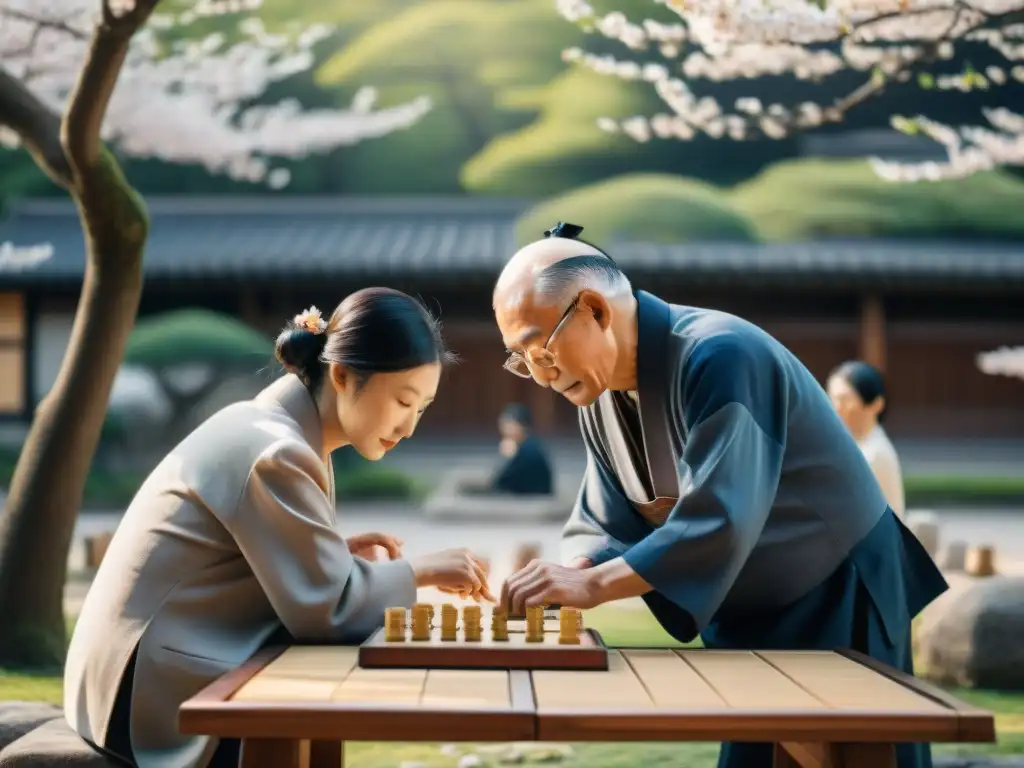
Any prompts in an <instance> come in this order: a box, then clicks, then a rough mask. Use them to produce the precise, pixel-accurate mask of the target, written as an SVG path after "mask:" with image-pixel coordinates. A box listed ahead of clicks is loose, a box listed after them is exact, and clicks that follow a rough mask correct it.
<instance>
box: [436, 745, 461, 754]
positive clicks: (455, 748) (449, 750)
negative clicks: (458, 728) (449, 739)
mask: <svg viewBox="0 0 1024 768" xmlns="http://www.w3.org/2000/svg"><path fill="white" fill-rule="evenodd" d="M461 753H462V750H461V749H459V745H458V744H442V745H441V754H442V755H444V756H445V757H457V756H458V755H459V754H461Z"/></svg>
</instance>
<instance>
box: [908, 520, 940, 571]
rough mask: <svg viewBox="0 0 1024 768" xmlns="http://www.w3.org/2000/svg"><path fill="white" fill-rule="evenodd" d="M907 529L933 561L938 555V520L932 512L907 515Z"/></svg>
mask: <svg viewBox="0 0 1024 768" xmlns="http://www.w3.org/2000/svg"><path fill="white" fill-rule="evenodd" d="M907 527H908V528H910V530H911V531H912V532H913V534H914V535H915V536H916V537H917V540H918V541H920V542H921V546H922V547H924V549H925V551H926V552H927V553H928V554H929V555H931V557H932V559H933V560H934V559H935V558H936V557H938V555H939V520H938V517H937V516H936V514H935V513H934V512H912V513H910V514H909V515H907Z"/></svg>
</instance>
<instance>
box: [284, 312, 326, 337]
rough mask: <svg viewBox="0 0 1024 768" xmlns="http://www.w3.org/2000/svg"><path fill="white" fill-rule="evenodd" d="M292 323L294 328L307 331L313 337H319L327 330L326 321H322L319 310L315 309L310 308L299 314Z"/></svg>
mask: <svg viewBox="0 0 1024 768" xmlns="http://www.w3.org/2000/svg"><path fill="white" fill-rule="evenodd" d="M292 323H293V324H294V325H295V327H296V328H301V329H302V330H304V331H309V332H310V333H312V334H313V335H314V336H319V335H320V334H321V333H323V332H324V331H326V330H327V321H326V320H324V318H323V315H321V314H320V310H319V309H317V308H316V307H310V308H309V309H307V310H305V311H304V312H300V313H299V314H297V315H296V316H295V318H294V319H293V320H292Z"/></svg>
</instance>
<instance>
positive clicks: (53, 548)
mask: <svg viewBox="0 0 1024 768" xmlns="http://www.w3.org/2000/svg"><path fill="white" fill-rule="evenodd" d="M154 5H155V0H151V1H150V2H138V3H137V4H136V7H135V10H133V11H132V12H131V13H129V14H127V15H125V16H122V17H114V16H113V15H112V14H111V13H110V12H109V9H107V8H106V7H105V8H104V15H103V20H102V22H101V23H100V24H99V25H98V26H97V28H96V30H95V32H94V34H93V38H92V42H91V45H90V48H89V53H88V55H87V57H86V61H85V64H84V66H83V69H82V73H81V75H80V77H79V81H78V85H77V87H76V89H75V91H74V92H73V93H72V95H71V98H70V100H69V104H68V109H67V113H66V115H65V116H64V119H63V120H60V119H58V118H57V117H56V115H54V114H53V113H52V112H50V111H49V110H48V109H47V108H46V107H45V106H44V105H43V104H42V103H41V102H39V101H38V100H37V99H35V98H34V97H33V96H32V94H31V93H30V92H29V91H28V89H26V88H25V87H24V86H23V85H22V84H21V83H19V82H18V81H17V80H14V79H13V78H11V77H10V76H9V75H7V74H6V73H3V72H2V71H0V123H3V124H5V125H7V126H9V127H10V128H12V129H14V130H15V131H16V132H18V134H19V135H20V136H21V137H22V140H23V141H24V142H25V144H26V146H27V147H28V148H29V150H30V151H31V152H32V154H33V156H34V157H35V158H36V160H37V162H39V164H40V166H42V167H43V168H44V170H46V171H47V173H49V174H50V176H51V177H52V178H53V179H54V180H55V181H57V182H58V183H60V184H62V185H63V186H65V187H66V188H67V189H68V191H69V193H70V194H71V196H72V197H73V198H74V200H75V203H76V205H77V207H78V212H79V218H80V219H81V222H82V228H83V231H84V235H85V252H86V269H85V279H84V281H83V284H82V293H81V296H80V298H79V302H78V309H77V311H76V313H75V321H74V326H73V329H72V333H71V340H70V342H69V344H68V349H67V352H66V353H65V356H64V360H63V362H62V364H61V368H60V372H59V373H58V375H57V380H56V382H55V383H54V385H53V388H52V389H51V390H50V392H49V393H48V394H47V395H46V396H45V397H44V398H43V400H42V401H41V402H40V403H39V405H38V407H37V408H36V412H35V418H34V420H33V422H32V427H31V429H30V430H29V434H28V437H27V439H26V441H25V445H24V447H23V448H22V452H21V456H20V457H19V459H18V464H17V467H16V468H15V471H14V476H13V478H12V480H11V487H10V492H9V495H8V498H7V505H6V509H5V512H4V514H3V516H2V517H0V616H3V621H0V667H8V668H34V669H50V668H60V667H61V666H62V664H63V661H64V654H65V650H66V640H67V636H66V628H65V623H64V609H63V606H64V584H65V581H66V578H67V559H68V550H69V548H70V545H71V541H72V537H73V534H74V529H75V522H76V520H77V517H78V510H79V506H80V504H81V501H82V492H83V490H84V487H85V481H86V477H87V475H88V472H89V468H90V465H91V463H92V460H93V456H94V454H95V452H96V447H97V445H98V443H99V437H100V431H101V429H102V426H103V420H104V417H105V414H106V409H107V402H108V400H109V398H110V391H111V389H112V387H113V383H114V377H115V375H116V373H117V370H118V367H119V366H120V363H121V360H122V358H123V355H124V349H125V346H126V344H127V340H128V334H129V333H130V332H131V329H132V326H133V324H134V322H135V315H136V312H137V310H138V305H139V299H140V297H141V294H142V255H143V248H144V245H145V241H146V235H147V232H148V226H149V225H148V220H147V215H146V209H145V205H144V203H143V201H142V198H141V197H140V196H139V195H138V194H137V193H136V192H135V190H134V189H132V187H131V186H130V185H129V183H128V181H127V180H126V178H125V176H124V174H123V172H122V171H121V168H120V166H119V165H118V163H117V160H116V159H115V158H114V156H113V155H112V154H111V153H110V152H109V151H108V150H107V149H106V148H105V147H104V146H103V144H102V142H101V141H100V127H101V125H102V122H103V116H104V114H105V113H106V109H107V104H108V103H109V100H110V96H111V94H112V92H113V89H114V86H115V84H116V82H117V77H118V75H119V73H120V70H121V66H122V64H123V63H124V59H125V55H126V54H127V51H128V46H129V44H130V43H131V38H132V35H133V34H134V33H135V31H136V30H138V28H139V27H140V26H141V25H142V24H143V23H144V22H145V20H146V19H147V18H148V16H149V14H150V13H151V12H152V9H153V7H154ZM58 130H59V132H58ZM56 148H59V149H60V152H57V151H56Z"/></svg>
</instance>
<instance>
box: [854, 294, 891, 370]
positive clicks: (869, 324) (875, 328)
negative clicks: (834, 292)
mask: <svg viewBox="0 0 1024 768" xmlns="http://www.w3.org/2000/svg"><path fill="white" fill-rule="evenodd" d="M859 346H860V349H859V352H860V358H861V359H862V360H864V361H865V362H867V363H870V364H871V365H873V366H875V368H877V369H878V370H879V371H882V372H883V373H884V372H885V364H886V354H885V353H886V333H885V304H884V303H883V301H882V297H881V296H879V295H877V294H868V295H866V296H864V297H863V298H862V299H861V304H860V345H859Z"/></svg>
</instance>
